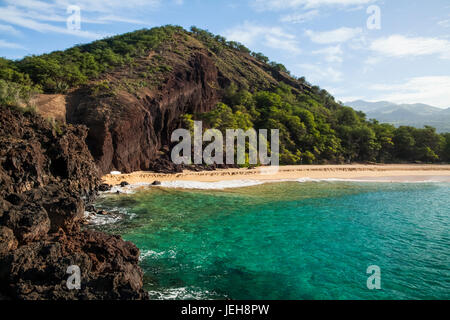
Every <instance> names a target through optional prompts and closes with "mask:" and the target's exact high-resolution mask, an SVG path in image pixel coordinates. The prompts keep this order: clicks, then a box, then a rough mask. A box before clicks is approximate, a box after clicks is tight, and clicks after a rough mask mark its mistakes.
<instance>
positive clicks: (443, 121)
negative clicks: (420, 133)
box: [345, 100, 450, 132]
mask: <svg viewBox="0 0 450 320" xmlns="http://www.w3.org/2000/svg"><path fill="white" fill-rule="evenodd" d="M345 104H346V105H348V106H350V107H352V108H354V109H355V110H360V111H363V112H364V113H366V115H367V118H369V119H377V120H378V121H380V122H384V123H390V124H393V125H395V126H413V127H416V128H423V127H424V126H432V127H435V128H436V129H437V131H438V132H450V108H449V109H444V110H443V109H440V108H436V107H433V106H429V105H426V104H421V103H417V104H395V103H391V102H386V101H380V102H368V101H363V100H356V101H352V102H347V103H345Z"/></svg>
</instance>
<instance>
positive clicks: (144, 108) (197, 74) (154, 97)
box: [67, 52, 218, 173]
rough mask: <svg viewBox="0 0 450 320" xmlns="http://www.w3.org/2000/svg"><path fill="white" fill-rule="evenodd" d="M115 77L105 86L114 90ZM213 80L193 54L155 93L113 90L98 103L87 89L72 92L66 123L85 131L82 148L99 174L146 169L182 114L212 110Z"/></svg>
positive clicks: (211, 69)
mask: <svg viewBox="0 0 450 320" xmlns="http://www.w3.org/2000/svg"><path fill="white" fill-rule="evenodd" d="M142 63H143V64H145V62H142ZM174 63H176V62H174ZM120 76H121V75H118V76H117V79H116V78H111V76H110V78H109V79H108V81H109V83H113V84H115V85H118V84H117V83H118V82H120V81H123V79H121V78H120ZM217 81H218V71H217V68H216V66H215V64H214V62H213V60H212V59H211V58H210V57H209V56H208V55H207V54H206V53H202V52H196V53H195V54H193V55H192V56H191V57H190V59H189V60H188V61H179V62H178V64H177V65H175V66H174V67H173V71H172V72H170V73H168V74H167V75H166V76H165V79H164V80H162V82H161V84H160V85H159V86H158V87H157V88H156V89H155V90H152V89H150V88H144V89H142V90H141V91H139V92H138V93H135V94H132V93H130V92H127V91H126V90H118V91H117V92H116V94H115V95H114V96H113V97H101V98H98V99H92V97H91V96H90V95H89V94H88V92H87V91H88V90H89V89H87V88H81V89H79V90H77V91H75V92H73V93H72V94H71V98H69V101H71V103H70V107H69V108H70V111H69V112H68V113H67V121H68V122H69V123H75V124H83V125H86V126H87V127H88V128H89V134H88V136H87V140H86V141H87V145H88V146H89V149H90V151H91V153H92V155H93V157H94V159H95V161H96V163H97V165H98V167H99V169H100V170H101V172H102V173H109V172H110V171H114V170H118V171H121V172H132V171H138V170H149V169H152V163H153V161H154V160H156V159H158V158H160V156H161V150H162V149H163V148H167V147H168V146H169V145H170V137H171V134H172V132H173V131H174V130H175V129H176V128H178V127H179V126H180V117H181V115H183V114H185V113H196V112H205V111H210V110H211V109H212V108H213V107H214V106H215V104H216V103H217V101H218V96H217V90H216V88H217V87H218V84H217ZM86 90H87V91H86Z"/></svg>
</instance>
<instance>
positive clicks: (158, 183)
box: [152, 181, 161, 186]
mask: <svg viewBox="0 0 450 320" xmlns="http://www.w3.org/2000/svg"><path fill="white" fill-rule="evenodd" d="M160 185H161V181H153V183H152V186H160Z"/></svg>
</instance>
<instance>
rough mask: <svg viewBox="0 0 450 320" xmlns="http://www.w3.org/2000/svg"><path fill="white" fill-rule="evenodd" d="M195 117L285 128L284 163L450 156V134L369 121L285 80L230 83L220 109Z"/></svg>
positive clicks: (217, 123)
mask: <svg viewBox="0 0 450 320" xmlns="http://www.w3.org/2000/svg"><path fill="white" fill-rule="evenodd" d="M194 119H197V120H202V121H203V123H204V125H205V126H206V127H209V128H215V129H219V130H220V131H222V132H223V133H224V134H225V130H226V129H227V128H230V129H238V128H241V129H244V130H247V129H249V128H255V129H266V128H268V129H279V130H280V140H281V141H280V145H281V146H280V162H281V163H282V164H313V163H347V162H380V163H392V162H423V163H434V162H441V161H449V160H450V134H444V135H439V134H437V133H436V130H435V129H434V128H431V127H425V128H424V129H416V128H413V127H400V128H395V127H394V126H392V125H389V124H380V123H378V122H377V121H367V120H366V119H365V115H364V114H363V113H360V112H356V111H354V110H353V109H352V108H349V107H343V106H340V105H339V104H337V103H335V104H334V105H333V106H332V107H331V108H327V107H325V106H324V104H323V103H321V102H320V99H318V97H315V96H314V95H311V94H297V95H294V94H293V93H292V89H291V88H290V87H289V86H287V85H284V84H280V86H279V87H278V88H276V89H275V90H274V92H269V91H258V92H255V93H254V94H252V93H250V92H249V91H247V90H238V89H237V88H229V89H228V90H227V92H226V95H225V96H224V103H220V104H219V105H218V106H217V107H216V108H215V109H214V110H212V111H210V112H208V113H203V114H197V115H188V116H186V117H185V118H184V120H185V122H186V123H187V125H188V126H192V121H194Z"/></svg>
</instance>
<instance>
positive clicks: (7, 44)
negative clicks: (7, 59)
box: [0, 39, 24, 49]
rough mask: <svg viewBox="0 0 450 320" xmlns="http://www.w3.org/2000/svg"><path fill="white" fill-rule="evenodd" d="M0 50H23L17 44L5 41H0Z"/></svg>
mask: <svg viewBox="0 0 450 320" xmlns="http://www.w3.org/2000/svg"><path fill="white" fill-rule="evenodd" d="M0 48H7V49H24V47H23V46H21V45H20V44H17V43H12V42H8V41H5V40H2V39H0Z"/></svg>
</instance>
